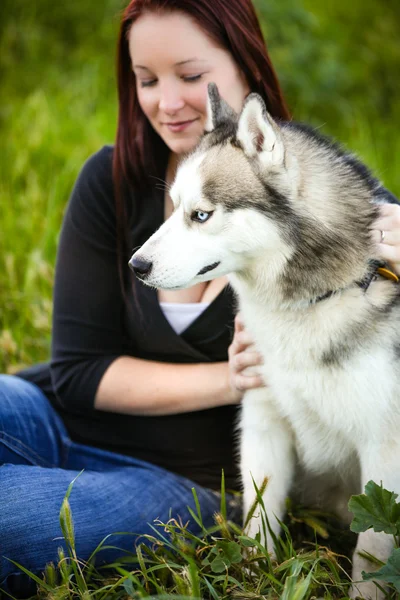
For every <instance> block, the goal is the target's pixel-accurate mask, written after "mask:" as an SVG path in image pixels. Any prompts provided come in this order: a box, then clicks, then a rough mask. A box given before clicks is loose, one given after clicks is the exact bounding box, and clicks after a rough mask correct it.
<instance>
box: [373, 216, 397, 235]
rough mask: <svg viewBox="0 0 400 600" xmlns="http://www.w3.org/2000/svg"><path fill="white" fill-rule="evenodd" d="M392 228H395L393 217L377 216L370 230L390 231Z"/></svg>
mask: <svg viewBox="0 0 400 600" xmlns="http://www.w3.org/2000/svg"><path fill="white" fill-rule="evenodd" d="M392 229H396V226H395V225H393V217H389V216H386V217H379V219H376V221H374V222H373V224H372V227H371V230H372V231H390V230H392Z"/></svg>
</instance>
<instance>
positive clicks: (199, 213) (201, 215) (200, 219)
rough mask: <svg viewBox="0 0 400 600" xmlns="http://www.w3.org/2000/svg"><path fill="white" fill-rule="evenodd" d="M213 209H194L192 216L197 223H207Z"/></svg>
mask: <svg viewBox="0 0 400 600" xmlns="http://www.w3.org/2000/svg"><path fill="white" fill-rule="evenodd" d="M213 212H214V211H213V210H210V211H206V210H194V211H193V212H192V214H191V216H190V218H191V219H192V221H196V222H197V223H205V222H206V221H208V219H209V218H210V217H211V216H212V214H213Z"/></svg>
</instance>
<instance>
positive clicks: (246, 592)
mask: <svg viewBox="0 0 400 600" xmlns="http://www.w3.org/2000/svg"><path fill="white" fill-rule="evenodd" d="M82 475H83V476H84V473H83V474H82V473H81V474H80V476H82ZM74 481H75V480H74ZM74 481H73V482H72V483H71V484H70V486H69V488H68V490H67V492H66V496H65V498H64V501H63V503H62V506H61V510H60V528H61V531H62V534H63V537H64V541H65V549H63V548H61V547H60V548H59V551H58V562H57V564H53V563H49V564H48V565H47V566H46V568H45V570H44V572H43V573H42V574H41V575H37V574H33V573H31V572H30V571H28V570H27V569H25V567H24V566H23V565H20V564H18V563H16V562H14V561H12V562H13V563H14V564H15V565H16V566H17V567H18V568H19V569H20V570H21V571H23V572H25V573H26V574H27V575H29V576H30V577H31V579H32V580H33V581H34V582H35V583H36V588H37V593H36V594H35V595H34V596H33V597H32V598H34V599H36V600H40V599H48V600H55V599H58V600H61V599H63V600H64V599H65V600H67V599H68V600H75V599H85V600H89V599H93V600H94V599H99V600H110V599H112V600H119V599H121V600H122V599H123V600H127V599H128V598H132V599H134V600H139V599H140V598H158V599H159V600H167V599H169V598H171V599H175V600H185V599H186V598H187V599H189V598H197V599H201V598H203V599H207V600H228V599H235V598H236V599H238V600H239V599H240V600H244V599H249V600H251V599H271V600H278V599H280V600H312V599H316V598H324V599H326V600H339V599H341V600H345V599H347V598H348V593H349V588H350V585H351V581H350V576H349V573H350V570H351V563H350V559H349V556H350V551H351V549H352V548H353V547H354V544H355V540H356V538H355V536H354V534H351V533H350V532H349V531H346V530H343V529H339V528H338V525H337V522H336V521H335V520H334V519H333V518H332V517H330V516H329V515H326V514H323V513H321V512H320V511H317V510H309V509H305V508H302V507H293V506H292V505H291V504H290V503H288V505H287V509H288V517H287V519H286V521H285V523H282V532H281V535H280V536H279V537H276V536H275V535H272V537H273V540H274V547H275V558H271V556H270V551H271V548H267V547H265V546H264V545H263V544H262V543H261V541H260V536H259V535H257V536H256V538H255V539H252V538H249V537H248V536H247V535H246V534H245V533H244V531H243V530H242V528H240V527H238V526H237V524H235V523H233V522H231V521H229V520H228V519H227V515H226V503H225V496H224V492H223V489H224V486H223V482H222V494H221V507H220V511H219V512H218V513H216V514H215V525H214V526H213V527H211V528H208V529H206V528H205V526H204V524H203V521H202V515H201V507H200V505H199V502H198V499H197V495H196V491H195V489H194V488H193V496H194V503H195V506H196V510H191V509H190V508H189V511H190V514H191V518H192V520H193V522H196V523H197V524H198V526H199V530H200V531H201V532H202V533H201V534H199V535H194V534H193V533H190V532H189V531H188V527H187V523H182V522H180V521H179V520H176V519H170V520H169V521H168V522H167V523H162V522H160V521H154V523H153V524H151V529H152V530H153V533H152V534H151V535H145V536H142V539H141V540H140V543H139V545H138V546H137V547H136V549H135V550H134V545H133V543H132V552H129V551H122V550H121V551H120V557H121V558H119V559H118V560H116V561H115V562H114V563H111V564H107V565H102V564H101V561H99V560H97V559H98V555H99V553H101V550H102V549H104V548H115V546H113V536H112V534H110V535H109V536H107V537H106V538H105V539H103V540H102V541H101V542H100V544H99V545H98V546H97V548H95V549H94V550H93V552H92V554H91V556H90V557H89V558H88V559H87V560H86V561H85V562H84V561H82V560H81V559H80V557H79V556H77V554H76V549H75V532H74V524H73V515H72V513H71V508H70V504H69V497H70V495H71V493H73V484H74ZM266 485H267V480H266V481H265V482H264V484H263V485H262V486H261V487H260V489H259V490H257V499H256V500H255V502H254V505H253V507H252V509H251V510H250V512H249V516H248V519H247V521H248V520H249V519H250V517H251V515H252V514H253V513H254V511H255V510H257V511H260V510H261V514H262V521H263V530H264V531H265V530H266V529H267V528H269V522H268V518H267V516H266V511H265V507H264V504H263V500H262V493H263V490H264V489H265V487H266ZM365 492H366V494H362V495H359V496H353V500H352V502H353V507H354V508H353V510H354V511H355V516H356V518H355V519H354V521H353V524H352V527H353V525H354V527H353V529H354V530H357V531H366V529H368V528H369V527H370V526H371V525H372V523H374V529H375V530H376V531H382V530H385V531H386V530H387V529H388V528H389V529H390V530H391V531H392V532H396V533H397V534H398V533H399V532H400V529H399V525H398V523H396V526H394V520H393V519H392V516H393V517H394V513H393V508H395V510H397V509H398V508H399V507H400V504H397V503H395V499H396V498H397V496H396V495H394V494H391V493H390V492H387V491H386V490H384V489H382V488H381V486H377V485H376V484H374V483H373V482H369V484H368V485H367V486H366V489H365ZM396 514H397V513H396ZM356 519H357V525H356V526H355V523H356ZM270 532H271V533H272V531H271V530H270ZM126 535H132V534H130V533H127V534H126ZM351 536H352V537H351ZM328 545H329V547H328ZM395 547H396V549H395V550H394V552H393V554H392V558H391V561H392V566H388V567H385V569H386V570H385V574H384V573H383V572H382V576H380V579H381V583H382V584H384V582H387V581H391V582H393V585H394V586H395V587H396V588H397V590H400V581H399V577H398V567H399V566H400V557H397V554H398V552H399V549H398V548H399V545H398V542H397V538H396V539H395ZM117 550H118V549H117ZM375 560H376V559H375ZM96 561H97V564H96ZM378 564H382V563H379V561H378ZM388 565H389V563H388ZM372 570H373V565H372V563H371V571H372ZM382 571H384V570H382ZM389 572H390V575H388V573H389ZM0 592H1V590H0ZM396 593H397V592H396V591H395V589H394V588H393V587H391V588H388V589H387V591H386V596H385V597H386V599H387V600H395V598H397V597H398V596H397V595H396ZM5 596H9V595H8V594H5ZM10 597H11V596H10Z"/></svg>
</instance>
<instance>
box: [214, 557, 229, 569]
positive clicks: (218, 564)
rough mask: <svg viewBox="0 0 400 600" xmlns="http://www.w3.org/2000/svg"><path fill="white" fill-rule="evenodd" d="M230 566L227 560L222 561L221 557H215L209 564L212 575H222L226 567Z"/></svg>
mask: <svg viewBox="0 0 400 600" xmlns="http://www.w3.org/2000/svg"><path fill="white" fill-rule="evenodd" d="M230 566H231V564H230V562H229V561H228V560H226V559H223V558H222V557H221V556H217V558H214V560H213V561H212V563H211V570H212V572H213V573H223V572H224V571H225V569H226V568H227V567H230Z"/></svg>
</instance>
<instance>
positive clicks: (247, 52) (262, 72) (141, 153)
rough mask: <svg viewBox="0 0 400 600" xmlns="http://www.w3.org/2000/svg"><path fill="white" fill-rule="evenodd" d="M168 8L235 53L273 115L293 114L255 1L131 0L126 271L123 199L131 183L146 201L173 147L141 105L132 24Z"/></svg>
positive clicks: (117, 181) (121, 185) (121, 141)
mask: <svg viewBox="0 0 400 600" xmlns="http://www.w3.org/2000/svg"><path fill="white" fill-rule="evenodd" d="M163 11H165V12H172V11H179V12H182V13H185V14H187V15H188V16H190V17H191V18H192V19H193V20H194V21H195V22H196V23H197V24H198V25H199V26H200V27H201V29H202V30H203V31H204V32H205V33H207V34H208V35H209V36H210V37H211V38H213V40H214V41H215V42H216V43H217V44H218V45H219V46H220V47H222V48H224V49H225V50H227V51H228V52H229V53H230V54H231V55H232V57H233V59H234V61H235V62H236V64H237V65H238V67H239V68H240V70H241V71H242V73H243V75H244V77H245V79H246V81H247V83H248V86H249V89H250V90H251V91H252V92H257V93H258V94H260V95H261V96H262V98H263V99H264V101H265V103H266V105H267V109H268V111H269V112H270V114H271V115H272V116H274V117H277V118H281V119H289V118H290V115H289V111H288V108H287V106H286V103H285V100H284V98H283V94H282V91H281V88H280V86H279V82H278V79H277V76H276V74H275V71H274V68H273V66H272V63H271V60H270V58H269V56H268V52H267V48H266V45H265V42H264V38H263V35H262V32H261V27H260V24H259V21H258V19H257V15H256V12H255V10H254V7H253V5H252V3H251V0H131V2H130V3H129V5H128V6H127V7H126V9H125V11H124V12H123V16H122V20H121V27H120V33H119V40H118V56H117V76H118V98H119V113H118V128H117V137H116V142H115V148H114V156H113V176H114V185H115V191H116V194H115V198H116V200H115V201H116V219H117V239H118V255H119V259H120V260H119V263H120V275H122V272H123V270H122V264H123V263H122V260H124V259H123V255H124V254H125V251H124V246H125V241H124V240H126V234H125V231H126V223H127V215H126V211H127V208H128V207H126V206H125V204H124V201H123V199H124V196H125V194H124V193H123V191H124V190H126V189H127V186H128V187H133V188H134V189H135V190H138V191H139V193H138V194H137V198H136V199H135V204H136V205H137V203H139V204H140V196H141V194H140V191H141V190H144V189H145V188H146V187H147V188H148V187H149V184H150V185H153V186H154V184H155V183H156V180H155V179H154V178H155V177H158V178H164V177H165V173H164V172H160V167H161V166H163V167H162V168H165V167H166V163H167V157H168V152H169V150H168V148H167V146H166V145H165V143H164V142H163V140H162V139H161V138H160V137H159V135H158V134H157V133H156V132H155V131H154V130H153V128H152V127H151V125H150V123H149V122H148V120H147V118H146V117H145V115H144V113H143V112H142V110H141V108H140V105H139V102H138V99H137V93H136V84H135V75H134V73H133V71H132V64H131V57H130V54H129V45H128V35H129V31H130V28H131V26H132V24H133V23H134V22H135V21H136V20H137V19H138V18H139V17H140V16H141V15H142V14H144V13H146V12H147V13H148V12H158V13H160V12H163ZM126 250H128V251H129V250H131V249H130V248H127V249H126ZM122 279H123V278H122Z"/></svg>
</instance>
